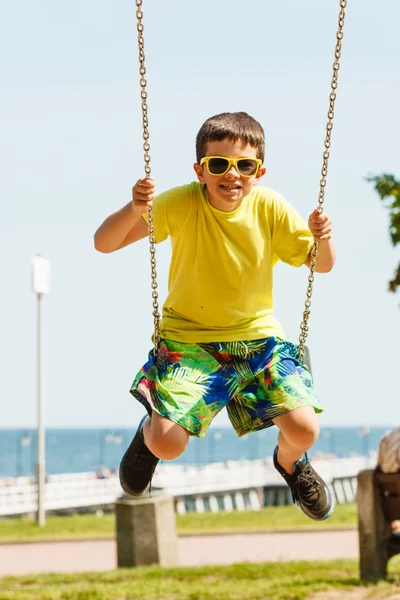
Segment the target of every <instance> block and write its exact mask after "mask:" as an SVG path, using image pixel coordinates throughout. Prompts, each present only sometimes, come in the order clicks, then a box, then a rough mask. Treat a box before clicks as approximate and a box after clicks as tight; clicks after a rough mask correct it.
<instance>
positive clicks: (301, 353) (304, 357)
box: [135, 0, 347, 372]
mask: <svg viewBox="0 0 400 600" xmlns="http://www.w3.org/2000/svg"><path fill="white" fill-rule="evenodd" d="M135 1H136V7H137V10H136V18H137V31H138V49H139V74H140V87H141V93H140V96H141V99H142V130H143V140H144V143H143V150H144V172H145V176H146V177H150V174H151V167H150V154H149V152H150V142H149V139H150V134H149V128H148V126H149V120H148V105H147V89H146V87H147V80H146V66H145V53H144V36H143V33H144V26H143V10H142V4H143V0H135ZM346 6H347V0H340V12H339V19H338V29H337V32H336V47H335V60H334V63H333V75H332V80H331V92H330V95H329V109H328V121H327V124H326V135H325V143H324V146H325V150H324V152H323V155H322V168H321V175H322V177H321V179H320V182H319V194H318V208H317V211H318V213H319V214H321V213H322V212H323V204H324V200H325V187H326V178H327V175H328V164H329V157H330V147H331V135H332V130H333V118H334V115H335V101H336V90H337V86H338V76H339V69H340V58H341V53H342V40H343V27H344V20H345V16H346V13H345V8H346ZM148 221H149V222H148V227H149V244H150V266H151V288H152V298H153V319H154V354H157V351H158V346H159V343H160V311H159V304H158V291H157V288H158V284H157V270H156V248H155V237H154V225H153V209H152V207H151V206H150V207H149V210H148ZM310 256H311V260H310V271H309V274H308V285H307V290H306V300H305V304H304V312H303V320H302V322H301V325H300V335H299V343H298V358H299V360H300V362H301V363H302V364H303V365H305V366H307V368H308V369H309V371H310V372H311V360H310V353H309V349H308V347H307V346H306V340H307V337H308V333H309V328H308V320H309V318H310V312H311V310H310V309H311V297H312V293H313V285H314V274H315V266H316V262H317V256H318V242H317V241H316V240H314V245H313V248H312V250H311V255H310Z"/></svg>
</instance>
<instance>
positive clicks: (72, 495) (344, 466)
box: [0, 457, 375, 516]
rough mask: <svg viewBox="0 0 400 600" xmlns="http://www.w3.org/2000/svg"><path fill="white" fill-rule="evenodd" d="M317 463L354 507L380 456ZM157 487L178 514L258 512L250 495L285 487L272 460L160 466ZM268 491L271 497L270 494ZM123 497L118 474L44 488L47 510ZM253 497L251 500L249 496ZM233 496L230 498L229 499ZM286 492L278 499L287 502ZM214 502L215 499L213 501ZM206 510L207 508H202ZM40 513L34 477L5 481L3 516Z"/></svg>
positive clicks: (54, 479) (58, 478)
mask: <svg viewBox="0 0 400 600" xmlns="http://www.w3.org/2000/svg"><path fill="white" fill-rule="evenodd" d="M313 464H314V466H315V468H316V470H317V471H318V473H320V475H321V476H322V477H323V478H324V480H325V481H326V482H327V483H328V484H329V485H330V486H331V488H332V490H333V492H334V494H335V497H336V500H337V502H338V503H345V502H353V501H354V499H355V493H356V475H357V473H358V472H359V471H360V470H362V469H365V468H367V467H373V466H374V464H375V457H371V458H370V459H367V458H365V457H356V458H346V459H333V460H332V459H330V460H316V459H314V460H313ZM153 485H154V487H158V488H162V489H163V490H165V492H166V493H168V494H170V495H172V496H174V497H176V498H177V505H179V506H180V509H179V506H178V509H179V512H182V511H183V510H184V509H183V505H182V502H183V503H185V498H186V504H187V505H188V506H189V505H190V507H193V510H200V511H203V510H204V502H206V504H207V506H210V507H211V510H213V507H214V509H215V507H216V506H217V498H218V497H219V498H221V497H223V498H225V500H224V501H223V502H222V503H221V502H220V504H222V507H225V508H226V506H230V505H231V502H233V504H234V505H236V506H237V505H239V506H241V507H244V506H246V507H249V508H251V507H253V508H254V507H255V506H256V504H257V503H256V501H255V495H254V494H253V493H251V492H255V490H257V489H258V490H259V489H262V488H267V492H266V497H268V493H269V492H270V497H274V498H277V495H276V493H275V492H274V490H277V489H278V488H285V485H286V484H285V483H284V481H283V480H282V478H281V476H280V475H279V473H278V472H277V471H276V470H275V469H274V467H273V466H272V464H271V461H270V460H254V461H231V462H227V463H212V464H209V465H204V466H202V467H194V466H192V467H184V466H181V465H173V464H161V465H159V467H158V469H157V472H156V475H155V477H154V480H153ZM268 491H269V492H268ZM122 494H123V492H122V490H121V488H120V485H119V480H118V477H117V476H116V475H110V476H109V477H107V478H104V479H99V478H97V477H96V474H95V473H68V474H62V475H51V476H49V478H48V481H47V482H46V485H45V509H46V510H62V509H69V508H71V509H72V508H84V507H95V506H104V505H108V504H113V503H114V502H115V501H116V499H117V498H118V497H120V496H121V495H122ZM249 494H250V495H249ZM228 497H229V498H228ZM285 498H286V490H285V489H283V490H282V492H281V493H280V496H279V497H278V500H274V501H277V502H278V503H279V504H282V503H285ZM210 499H211V500H210ZM201 507H203V508H201ZM36 508H37V485H36V483H34V482H32V481H31V479H30V478H27V477H19V478H16V479H3V480H0V516H8V515H20V514H30V513H34V512H35V511H36Z"/></svg>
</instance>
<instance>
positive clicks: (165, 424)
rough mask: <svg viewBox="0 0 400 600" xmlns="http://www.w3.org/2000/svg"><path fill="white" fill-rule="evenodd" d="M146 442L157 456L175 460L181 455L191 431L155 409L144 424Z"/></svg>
mask: <svg viewBox="0 0 400 600" xmlns="http://www.w3.org/2000/svg"><path fill="white" fill-rule="evenodd" d="M143 435H144V442H145V444H146V446H147V448H148V449H149V450H150V451H151V452H152V453H153V454H154V455H155V456H157V458H159V459H162V460H173V459H174V458H177V457H178V456H180V455H181V454H182V453H183V452H184V451H185V450H186V447H187V445H188V442H189V432H188V431H186V429H183V427H181V426H180V425H178V424H177V423H173V422H172V421H170V420H169V419H167V418H166V417H162V416H161V415H159V414H158V413H156V412H155V411H154V410H153V413H152V415H151V419H150V418H149V417H147V418H146V420H145V421H144V425H143Z"/></svg>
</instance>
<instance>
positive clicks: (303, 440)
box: [285, 421, 319, 450]
mask: <svg viewBox="0 0 400 600" xmlns="http://www.w3.org/2000/svg"><path fill="white" fill-rule="evenodd" d="M318 436H319V424H318V422H316V421H305V422H303V423H299V424H297V426H296V427H294V428H293V429H292V431H291V432H290V435H289V436H288V435H287V434H285V437H286V438H287V440H288V442H289V443H290V444H291V445H293V446H296V447H298V448H301V449H304V450H308V449H309V448H311V447H312V446H314V444H315V442H316V441H317V439H318Z"/></svg>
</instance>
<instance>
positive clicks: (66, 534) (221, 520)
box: [0, 504, 357, 543]
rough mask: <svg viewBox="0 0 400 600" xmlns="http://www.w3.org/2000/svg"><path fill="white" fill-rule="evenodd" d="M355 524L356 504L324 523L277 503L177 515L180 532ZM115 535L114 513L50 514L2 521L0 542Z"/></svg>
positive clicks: (0, 521)
mask: <svg viewBox="0 0 400 600" xmlns="http://www.w3.org/2000/svg"><path fill="white" fill-rule="evenodd" d="M356 523H357V508H356V505H355V504H343V505H339V506H337V507H336V509H335V512H334V514H333V515H332V517H331V518H330V519H329V520H328V521H324V522H322V523H318V522H317V523H316V522H315V521H312V520H311V519H308V518H307V517H306V516H305V515H304V514H303V513H302V512H301V511H300V510H299V509H298V508H297V507H295V506H276V507H269V508H264V509H262V510H260V511H245V512H240V513H239V512H219V513H204V514H199V513H188V514H186V515H177V529H178V534H179V535H189V534H210V533H226V532H229V531H232V532H243V531H269V530H274V531H284V530H290V529H299V530H301V529H321V528H327V527H329V528H331V527H355V526H356ZM114 535H115V516H114V514H105V515H103V516H101V517H98V516H96V515H71V516H48V517H47V519H46V526H45V527H44V528H41V527H38V526H37V525H36V523H35V521H34V520H33V519H27V518H18V519H1V520H0V543H5V542H22V541H29V540H32V541H34V540H35V541H38V540H49V539H79V538H81V539H82V538H107V537H109V538H111V537H113V536H114Z"/></svg>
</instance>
